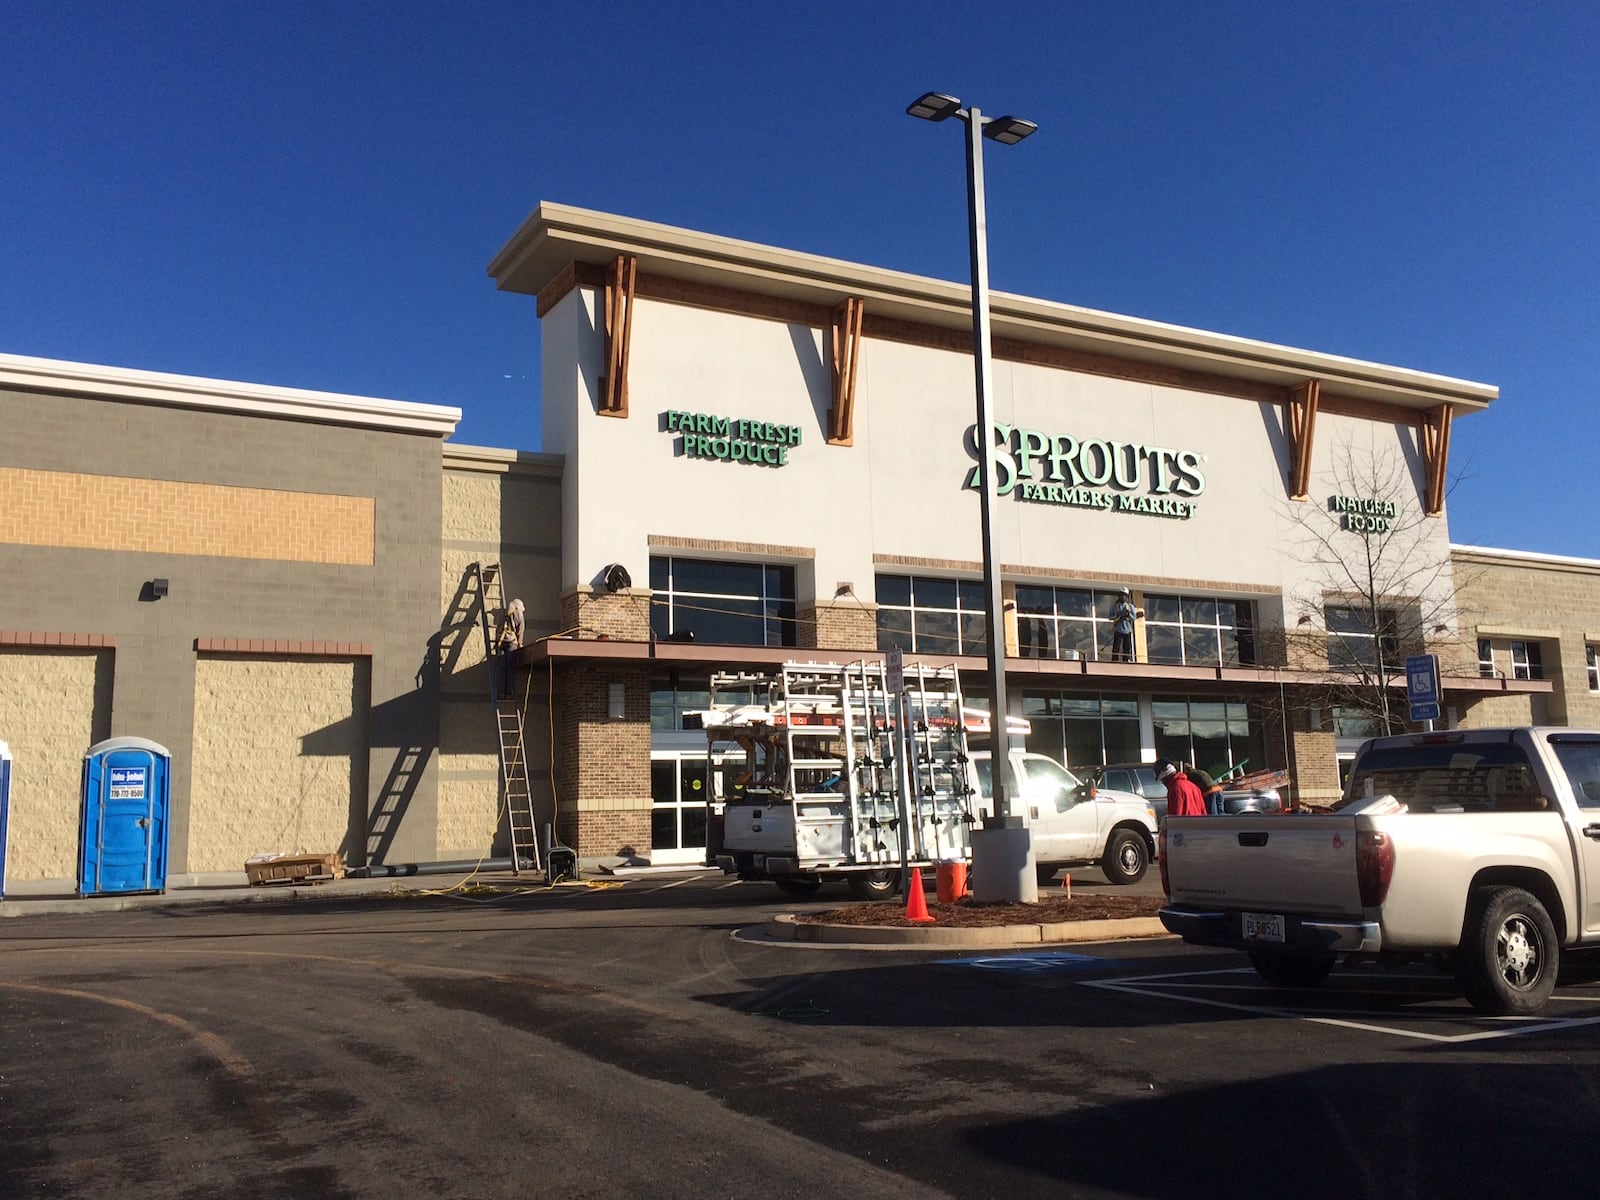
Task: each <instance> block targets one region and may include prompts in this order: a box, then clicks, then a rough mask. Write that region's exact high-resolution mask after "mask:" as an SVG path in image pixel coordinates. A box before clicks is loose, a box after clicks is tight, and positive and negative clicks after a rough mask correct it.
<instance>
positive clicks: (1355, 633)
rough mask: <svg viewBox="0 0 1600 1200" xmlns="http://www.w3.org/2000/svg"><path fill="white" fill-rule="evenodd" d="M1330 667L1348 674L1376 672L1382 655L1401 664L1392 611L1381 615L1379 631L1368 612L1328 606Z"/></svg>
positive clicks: (1388, 610)
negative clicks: (1379, 657)
mask: <svg viewBox="0 0 1600 1200" xmlns="http://www.w3.org/2000/svg"><path fill="white" fill-rule="evenodd" d="M1325 615H1326V616H1327V621H1328V665H1329V666H1330V667H1335V668H1339V669H1342V670H1347V671H1358V670H1363V669H1365V670H1369V671H1370V670H1375V669H1376V668H1377V666H1378V653H1379V651H1380V650H1381V651H1382V652H1383V661H1384V662H1385V663H1386V664H1387V663H1398V662H1399V660H1400V639H1399V638H1398V637H1397V636H1396V634H1395V618H1394V612H1393V610H1391V609H1387V608H1380V609H1379V610H1378V612H1377V625H1378V627H1377V629H1376V630H1375V629H1373V626H1372V617H1371V614H1370V613H1369V612H1368V610H1367V609H1364V608H1347V607H1340V606H1336V605H1332V604H1330V605H1328V608H1327V612H1326V614H1325Z"/></svg>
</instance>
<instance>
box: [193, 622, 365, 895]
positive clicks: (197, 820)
mask: <svg viewBox="0 0 1600 1200" xmlns="http://www.w3.org/2000/svg"><path fill="white" fill-rule="evenodd" d="M367 663H368V660H367V659H366V658H360V659H353V658H295V657H284V658H278V657H273V656H268V655H226V654H205V655H201V656H200V659H199V661H198V663H197V664H196V666H195V698H194V707H195V713H194V726H195V728H194V767H193V776H192V778H193V783H192V785H191V786H192V788H193V791H194V795H196V796H200V797H204V800H205V802H204V803H203V804H197V805H195V806H194V811H193V812H192V813H191V814H190V818H189V830H188V834H189V837H188V864H189V870H190V871H196V872H212V871H242V870H244V864H245V861H246V860H247V859H248V858H250V857H251V856H252V855H256V854H326V853H331V852H332V851H335V850H337V851H339V852H340V853H341V854H343V855H344V858H345V861H346V862H350V861H357V862H359V861H361V860H362V859H363V858H364V857H365V855H364V849H363V847H361V846H359V845H358V844H357V843H356V842H355V841H354V840H353V839H355V838H356V837H357V836H358V831H359V830H360V823H359V821H352V819H351V817H352V813H355V814H358V815H359V814H360V813H361V812H362V809H363V807H364V802H365V797H366V794H367V761H366V738H365V736H364V734H365V730H366V727H367V692H368V683H367Z"/></svg>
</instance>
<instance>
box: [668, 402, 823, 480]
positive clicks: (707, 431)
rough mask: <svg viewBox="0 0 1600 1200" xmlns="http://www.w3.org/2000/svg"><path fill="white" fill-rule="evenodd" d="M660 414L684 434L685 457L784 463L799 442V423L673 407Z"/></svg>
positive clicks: (772, 464)
mask: <svg viewBox="0 0 1600 1200" xmlns="http://www.w3.org/2000/svg"><path fill="white" fill-rule="evenodd" d="M661 415H662V417H663V418H664V420H665V424H666V430H667V432H668V433H676V434H679V435H680V436H681V437H682V441H681V442H680V443H679V450H678V453H680V454H682V455H683V457H685V458H711V459H715V460H717V461H718V462H736V463H751V464H753V465H755V466H758V467H783V466H787V465H788V463H789V451H790V450H791V449H793V448H794V447H795V446H798V445H799V444H800V426H798V425H778V424H775V423H774V422H772V421H751V420H746V419H745V418H743V417H716V416H712V415H711V414H710V413H695V412H677V411H672V412H665V413H662V414H661Z"/></svg>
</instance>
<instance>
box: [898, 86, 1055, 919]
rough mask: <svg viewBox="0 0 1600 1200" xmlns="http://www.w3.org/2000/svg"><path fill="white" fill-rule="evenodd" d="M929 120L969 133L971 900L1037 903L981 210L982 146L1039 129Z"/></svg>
mask: <svg viewBox="0 0 1600 1200" xmlns="http://www.w3.org/2000/svg"><path fill="white" fill-rule="evenodd" d="M906 112H908V113H910V114H911V115H912V116H913V117H920V118H922V119H923V120H924V121H943V120H945V119H946V118H948V117H957V118H959V119H960V120H961V121H962V122H964V123H965V124H966V127H967V240H968V245H969V250H970V254H971V260H972V359H973V376H974V383H975V385H976V391H977V407H978V420H977V425H976V426H975V427H974V429H973V440H974V441H975V442H976V443H977V450H978V489H979V490H978V494H979V511H980V513H981V516H982V522H983V591H984V598H985V614H984V617H985V621H986V623H987V624H988V629H989V656H988V665H989V746H990V763H989V775H990V781H991V782H990V788H991V794H992V796H993V798H994V813H993V815H992V816H990V817H986V818H985V819H984V827H983V829H982V830H981V831H978V830H975V831H974V832H973V837H972V875H973V898H974V899H976V900H978V901H980V902H999V901H1007V900H1026V901H1034V900H1037V899H1038V898H1039V890H1038V889H1039V885H1038V880H1037V878H1036V877H1035V875H1034V870H1033V852H1032V847H1031V845H1030V840H1029V836H1028V830H1027V827H1026V826H1024V825H1023V823H1022V818H1021V817H1020V816H1019V815H1016V814H1014V813H1013V812H1012V810H1011V796H1010V790H1011V789H1010V788H1009V787H1008V786H1007V781H1006V766H1005V763H1004V761H1003V760H1004V759H1005V757H1006V754H1007V751H1009V750H1010V747H1011V737H1010V733H1009V731H1008V730H1007V722H1006V624H1005V609H1004V606H1003V603H1002V601H1001V598H1000V559H999V555H998V553H997V552H996V549H995V532H994V506H995V498H996V497H995V458H994V450H995V447H994V419H993V417H992V415H991V413H990V403H989V393H990V390H991V386H992V372H991V370H990V363H989V358H990V356H989V229H988V221H987V218H986V216H985V214H984V204H983V139H984V138H991V139H993V140H994V141H997V142H999V143H1000V144H1001V145H1004V146H1012V145H1015V144H1016V143H1018V142H1020V141H1021V140H1022V139H1023V138H1025V137H1027V136H1028V135H1029V134H1030V133H1032V132H1033V131H1034V130H1036V129H1037V128H1038V126H1037V125H1035V124H1034V123H1033V122H1032V121H1026V120H1024V119H1022V118H1021V117H1011V116H1006V117H986V116H984V115H983V113H982V112H980V111H979V110H978V107H977V106H976V105H971V106H969V107H966V108H963V107H962V106H961V101H960V100H958V99H957V98H956V97H954V96H947V95H945V94H943V93H942V92H928V93H927V94H926V95H923V96H921V97H920V98H918V99H917V100H915V101H913V102H912V104H911V105H910V107H908V108H907V109H906Z"/></svg>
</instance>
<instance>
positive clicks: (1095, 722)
mask: <svg viewBox="0 0 1600 1200" xmlns="http://www.w3.org/2000/svg"><path fill="white" fill-rule="evenodd" d="M1022 715H1023V716H1024V717H1026V718H1027V720H1028V723H1029V725H1030V726H1031V732H1030V733H1029V734H1028V740H1027V745H1028V749H1029V750H1032V751H1033V752H1034V753H1036V754H1048V755H1049V756H1050V757H1051V758H1056V759H1060V760H1061V761H1062V762H1064V763H1066V764H1067V766H1069V767H1071V768H1072V769H1073V770H1074V771H1081V770H1086V769H1088V768H1089V767H1095V766H1099V765H1101V764H1102V763H1108V762H1130V761H1132V762H1137V761H1138V759H1139V701H1138V698H1137V697H1134V696H1117V695H1092V694H1091V695H1081V694H1077V693H1071V692H1060V691H1054V690H1048V691H1047V690H1042V689H1031V688H1029V689H1024V690H1023V692H1022Z"/></svg>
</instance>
